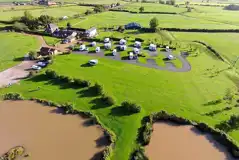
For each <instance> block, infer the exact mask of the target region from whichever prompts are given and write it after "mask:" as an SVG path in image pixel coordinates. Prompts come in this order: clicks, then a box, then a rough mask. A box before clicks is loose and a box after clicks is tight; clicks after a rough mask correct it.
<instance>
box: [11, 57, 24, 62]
mask: <svg viewBox="0 0 239 160" xmlns="http://www.w3.org/2000/svg"><path fill="white" fill-rule="evenodd" d="M13 61H15V62H21V61H24V57H17V58H14V59H13Z"/></svg>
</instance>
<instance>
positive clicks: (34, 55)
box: [28, 51, 37, 60]
mask: <svg viewBox="0 0 239 160" xmlns="http://www.w3.org/2000/svg"><path fill="white" fill-rule="evenodd" d="M28 56H29V59H30V60H36V59H37V52H36V51H30V52H29V53H28Z"/></svg>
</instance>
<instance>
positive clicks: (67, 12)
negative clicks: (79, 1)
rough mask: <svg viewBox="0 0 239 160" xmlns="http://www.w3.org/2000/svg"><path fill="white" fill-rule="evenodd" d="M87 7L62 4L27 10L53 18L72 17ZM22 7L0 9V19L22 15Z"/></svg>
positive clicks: (36, 14)
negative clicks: (60, 5) (61, 5)
mask: <svg viewBox="0 0 239 160" xmlns="http://www.w3.org/2000/svg"><path fill="white" fill-rule="evenodd" d="M87 9H90V10H91V9H92V8H91V7H85V6H63V7H45V8H43V7H42V8H32V9H31V8H29V9H28V11H29V12H30V13H31V14H32V15H33V16H35V17H39V16H40V15H50V16H53V17H55V18H60V17H62V16H68V17H72V16H74V15H76V14H82V13H85V11H86V10H87ZM23 14H24V9H21V10H18V9H16V10H11V9H10V10H9V9H8V10H3V9H2V10H0V20H11V18H12V17H19V16H23Z"/></svg>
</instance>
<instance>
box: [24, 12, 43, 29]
mask: <svg viewBox="0 0 239 160" xmlns="http://www.w3.org/2000/svg"><path fill="white" fill-rule="evenodd" d="M20 22H22V23H24V24H25V25H26V26H27V27H28V28H29V29H31V30H34V29H37V28H38V25H39V24H38V21H37V20H36V19H35V18H34V17H33V16H32V14H31V13H30V12H29V11H25V12H24V15H23V16H22V17H21V19H20Z"/></svg>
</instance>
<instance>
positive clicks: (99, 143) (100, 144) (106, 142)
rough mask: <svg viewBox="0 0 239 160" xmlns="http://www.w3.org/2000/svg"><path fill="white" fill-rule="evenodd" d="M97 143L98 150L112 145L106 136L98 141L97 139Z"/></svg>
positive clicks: (102, 136)
mask: <svg viewBox="0 0 239 160" xmlns="http://www.w3.org/2000/svg"><path fill="white" fill-rule="evenodd" d="M95 143H96V147H97V148H101V147H104V146H108V145H110V141H109V140H107V138H106V136H104V134H102V135H101V136H100V137H99V138H98V139H96V140H95Z"/></svg>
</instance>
